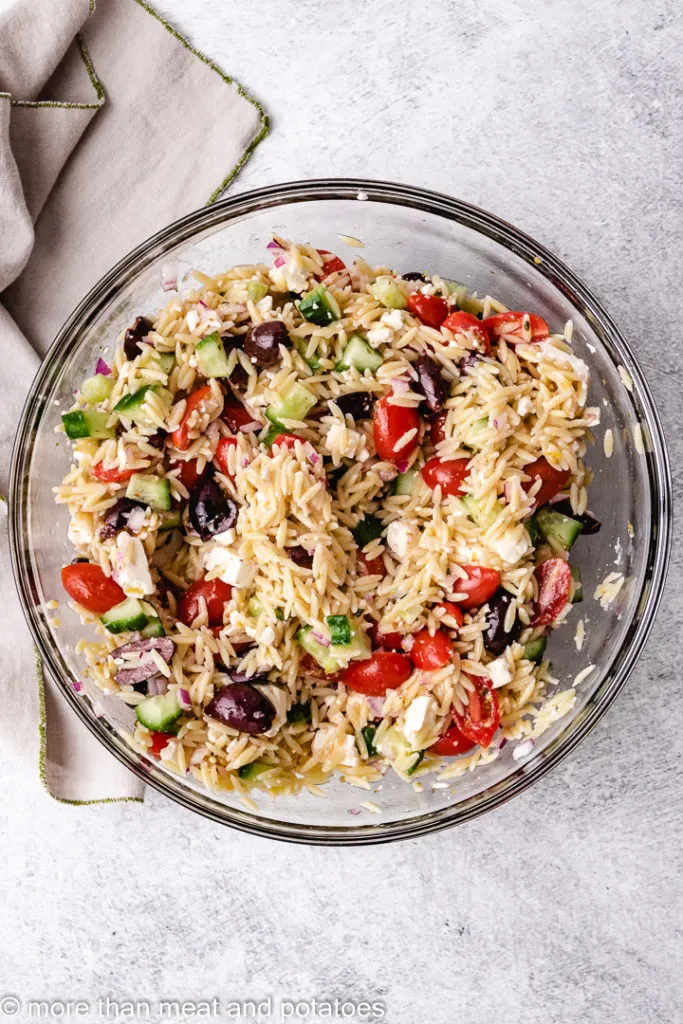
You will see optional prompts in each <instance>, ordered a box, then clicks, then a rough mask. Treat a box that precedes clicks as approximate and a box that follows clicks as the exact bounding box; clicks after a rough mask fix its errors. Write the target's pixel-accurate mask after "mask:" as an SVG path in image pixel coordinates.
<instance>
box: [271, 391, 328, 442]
mask: <svg viewBox="0 0 683 1024" xmlns="http://www.w3.org/2000/svg"><path fill="white" fill-rule="evenodd" d="M316 402H317V399H316V397H315V395H312V394H311V392H310V391H309V390H308V388H305V387H304V386H303V384H292V386H291V387H289V388H288V389H287V390H286V391H285V392H284V394H283V395H281V396H280V401H279V402H278V403H277V404H276V405H270V406H268V408H267V409H266V416H267V418H268V419H269V420H270V422H271V423H273V424H274V425H276V426H278V427H279V428H280V433H282V432H283V431H285V430H286V428H285V427H283V426H282V423H281V422H280V420H305V419H306V416H307V415H308V413H309V412H310V411H311V409H312V408H313V406H314V405H315V404H316Z"/></svg>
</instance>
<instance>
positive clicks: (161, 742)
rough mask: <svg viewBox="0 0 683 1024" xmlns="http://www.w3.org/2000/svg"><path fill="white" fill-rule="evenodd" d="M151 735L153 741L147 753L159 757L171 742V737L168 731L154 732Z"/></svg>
mask: <svg viewBox="0 0 683 1024" xmlns="http://www.w3.org/2000/svg"><path fill="white" fill-rule="evenodd" d="M151 736H152V742H151V744H150V745H149V746H148V747H147V753H148V754H151V755H152V757H158V756H159V754H160V753H161V751H162V750H164V749H165V748H166V747H167V746H168V744H169V743H170V741H171V737H170V736H169V735H168V733H166V732H153V733H151Z"/></svg>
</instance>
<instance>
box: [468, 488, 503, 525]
mask: <svg viewBox="0 0 683 1024" xmlns="http://www.w3.org/2000/svg"><path fill="white" fill-rule="evenodd" d="M460 501H461V502H462V504H463V505H464V506H465V511H466V512H467V515H468V516H469V517H470V519H471V520H472V522H474V523H476V524H477V526H479V527H481V529H482V530H487V529H488V528H489V526H491V525H492V524H493V522H494V521H495V520H496V518H497V517H498V514H499V513H500V511H501V510H502V506H501V504H500V502H499V501H495V502H494V503H493V505H492V506H491V507H490V508H489V507H488V506H487V504H486V503H485V502H483V501H482V500H481V498H475V497H474V495H473V494H465V495H463V497H462V498H461V499H460Z"/></svg>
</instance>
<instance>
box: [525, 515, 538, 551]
mask: <svg viewBox="0 0 683 1024" xmlns="http://www.w3.org/2000/svg"><path fill="white" fill-rule="evenodd" d="M526 532H527V533H528V534H529V540H530V542H531V544H532V545H533V546H534V547H536V545H537V544H538V543H540V541H541V531H540V530H539V528H538V523H537V522H536V516H532V517H531V519H529V520H528V522H527V524H526Z"/></svg>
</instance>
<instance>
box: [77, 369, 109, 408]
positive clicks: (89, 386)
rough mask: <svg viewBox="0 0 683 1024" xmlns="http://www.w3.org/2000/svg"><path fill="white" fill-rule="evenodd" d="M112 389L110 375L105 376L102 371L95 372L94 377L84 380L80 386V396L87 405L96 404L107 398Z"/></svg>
mask: <svg viewBox="0 0 683 1024" xmlns="http://www.w3.org/2000/svg"><path fill="white" fill-rule="evenodd" d="M113 390H114V381H113V380H112V378H111V377H105V375H104V374H103V373H96V374H95V376H94V377H88V378H87V380H84V381H83V383H82V384H81V388H80V396H81V398H82V399H83V401H84V402H87V403H88V405H97V403H98V402H104V401H106V400H107V398H109V396H110V394H111V393H112V391H113Z"/></svg>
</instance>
